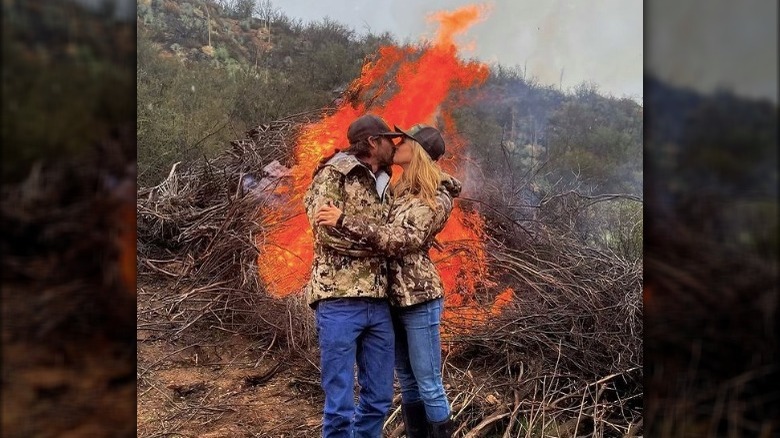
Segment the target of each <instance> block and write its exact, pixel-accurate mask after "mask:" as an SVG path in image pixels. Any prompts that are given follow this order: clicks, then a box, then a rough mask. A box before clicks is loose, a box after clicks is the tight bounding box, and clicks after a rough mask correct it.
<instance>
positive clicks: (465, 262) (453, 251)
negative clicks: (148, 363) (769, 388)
mask: <svg viewBox="0 0 780 438" xmlns="http://www.w3.org/2000/svg"><path fill="white" fill-rule="evenodd" d="M486 12H487V10H486V9H484V8H480V7H475V6H469V7H464V8H462V9H459V10H456V11H454V12H450V13H439V14H434V15H432V19H433V20H435V21H437V22H438V23H439V31H438V34H437V35H436V37H435V38H434V39H433V40H432V41H427V42H425V43H424V44H420V45H419V46H410V47H392V46H388V47H383V48H381V49H380V50H379V52H378V54H377V56H376V57H375V58H374V59H373V60H371V61H370V62H367V63H366V64H365V66H364V68H363V71H362V73H361V76H360V77H359V78H358V79H356V80H355V81H354V82H353V83H352V84H351V85H350V87H349V88H348V89H347V90H346V92H345V93H344V98H343V99H342V100H341V101H340V102H339V103H338V104H337V105H336V106H334V107H331V108H323V109H322V110H319V111H314V112H311V113H306V114H298V115H295V116H291V117H289V118H287V119H283V120H277V121H274V122H271V123H268V124H264V125H260V126H258V127H256V128H254V129H252V130H250V131H248V132H247V137H246V138H244V139H239V140H236V141H233V142H232V144H231V147H230V148H229V149H228V150H227V151H226V152H225V153H224V154H222V155H221V156H219V157H218V158H216V159H214V160H211V161H207V162H204V163H202V164H197V163H192V164H186V163H185V166H182V167H183V168H185V170H180V169H179V167H178V166H174V168H172V169H171V172H170V174H169V176H168V178H167V179H166V180H165V181H164V182H163V183H161V184H160V185H158V186H156V187H150V188H142V189H140V191H139V196H138V239H139V240H138V251H139V252H138V254H139V263H138V267H139V273H140V275H146V276H163V277H169V278H171V279H172V280H175V285H176V286H175V287H174V288H172V289H171V290H170V291H168V293H167V294H166V295H164V296H155V297H144V296H142V295H143V294H141V295H140V296H139V300H146V299H152V298H153V299H156V300H159V301H161V303H162V305H163V306H168V307H171V308H173V307H175V308H176V310H177V312H176V314H175V315H172V316H171V317H168V318H166V320H165V321H164V322H160V321H159V320H154V321H153V320H151V316H150V315H152V313H151V312H149V313H139V325H140V326H143V327H151V326H154V328H155V329H156V330H164V331H166V332H168V333H170V335H171V336H184V335H186V334H188V333H189V334H192V333H196V331H197V330H198V328H199V327H213V326H216V327H218V328H220V329H223V330H225V331H228V332H231V333H240V334H243V335H246V336H252V337H257V338H262V339H271V340H272V341H271V342H270V343H271V345H272V346H274V348H279V349H284V350H285V351H287V352H289V353H291V354H292V355H293V356H294V357H300V358H302V359H304V360H302V363H304V364H305V363H306V362H309V363H314V362H316V353H317V352H316V342H314V338H315V336H314V328H313V324H312V314H311V310H310V309H308V307H307V306H306V305H305V303H304V300H303V297H302V295H301V291H302V288H303V285H304V284H305V282H306V281H307V279H308V275H309V267H310V262H311V258H312V237H311V229H310V226H309V223H308V220H307V218H306V216H305V214H303V206H302V203H301V198H302V195H303V192H304V190H305V189H306V187H307V185H308V183H309V182H310V181H311V177H312V171H313V169H314V166H315V165H316V163H317V162H318V161H319V160H320V159H321V158H322V157H324V156H326V155H328V154H330V153H332V152H333V150H334V149H335V148H338V147H344V146H345V145H346V138H345V137H346V135H345V133H346V130H347V126H348V125H349V123H350V122H351V121H352V120H353V119H354V118H355V117H357V116H359V115H361V114H363V113H365V112H367V111H371V112H373V113H376V114H379V115H381V116H382V117H384V118H385V119H386V120H388V121H389V122H390V123H392V124H396V125H398V126H400V127H408V126H410V125H412V124H414V123H419V122H423V123H429V124H433V125H437V126H439V127H440V128H441V129H442V132H443V134H444V137H445V140H446V142H447V148H448V154H447V155H446V156H445V157H444V159H443V160H442V166H443V168H444V170H446V171H447V172H450V173H452V174H454V175H456V176H457V177H459V178H460V179H461V180H464V182H465V183H466V184H467V185H468V186H471V187H478V186H479V181H470V180H468V178H467V173H466V169H467V166H469V165H470V163H469V160H468V156H469V148H470V147H474V146H473V145H470V144H468V143H467V142H466V141H465V140H464V139H463V138H462V137H461V136H460V135H459V134H458V132H457V127H456V123H455V122H454V120H453V118H452V117H451V112H452V110H453V109H454V108H456V105H457V102H458V101H459V99H458V97H459V92H461V91H463V90H466V89H470V88H475V87H478V86H480V85H481V84H482V83H483V82H484V81H485V79H486V78H487V75H488V73H489V69H488V67H487V66H485V65H484V64H481V63H478V62H466V61H463V60H462V59H461V58H460V57H459V54H458V52H459V48H458V46H457V44H456V43H455V41H454V36H455V35H457V34H459V33H462V32H464V31H465V30H466V29H467V28H468V27H469V26H471V25H472V24H474V23H476V22H477V21H478V20H481V19H483V18H484V16H485V14H486ZM399 171H400V169H399ZM397 173H398V172H396V174H397ZM475 193H476V194H474V195H472V198H477V199H472V200H470V201H466V200H462V201H459V203H457V204H456V208H455V210H454V211H453V214H452V217H451V218H450V220H449V222H448V225H447V227H446V228H445V229H444V231H443V232H442V233H441V234H440V235H439V236H438V240H439V241H440V243H441V244H442V245H441V246H442V249H441V250H439V249H433V250H432V256H433V259H434V260H435V261H436V263H437V267H438V269H439V271H440V273H441V275H442V277H443V279H444V283H445V289H446V307H447V312H446V314H445V322H444V331H445V335H446V337H445V340H446V342H445V348H447V350H448V354H447V356H446V360H445V380H446V382H447V383H448V384H449V391H450V392H451V394H450V399H451V400H452V401H453V410H454V413H455V415H456V421H457V423H458V424H459V430H460V431H461V432H460V434H461V435H462V434H464V433H466V432H469V433H470V434H471V435H470V436H479V435H484V434H486V433H489V432H490V431H491V430H493V431H501V433H503V434H504V436H514V435H512V434H519V433H521V432H522V433H526V432H527V433H533V434H539V433H551V434H554V435H562V434H564V433H569V434H576V433H578V432H579V433H585V432H587V433H589V434H593V435H594V436H617V435H620V436H623V435H627V434H633V433H636V431H637V430H638V429H637V424H641V418H642V412H641V406H642V386H641V380H642V372H641V365H642V345H641V336H642V324H641V319H642V312H641V292H642V290H641V274H642V266H641V260H625V259H624V258H621V257H617V256H615V255H614V254H606V253H603V252H600V251H598V250H595V249H592V248H588V247H587V246H586V245H584V244H582V243H580V242H578V241H576V240H574V239H571V238H569V237H566V236H567V234H566V233H564V232H560V230H557V229H554V228H553V227H552V226H551V225H550V226H548V225H547V224H545V221H544V217H545V212H546V211H548V210H549V211H553V210H556V209H560V204H561V203H565V204H566V209H567V211H572V210H573V209H575V210H576V207H577V203H578V202H581V201H582V200H581V199H579V198H577V197H576V196H561V197H557V198H556V199H555V201H554V202H550V203H549V204H546V205H540V206H539V216H538V218H537V220H538V222H539V224H540V225H539V227H538V229H536V230H535V232H534V235H533V237H532V238H531V237H524V238H518V237H517V236H516V235H515V231H517V228H514V229H513V228H512V224H508V225H507V226H505V227H502V229H503V230H504V231H502V232H501V233H500V234H499V233H497V232H491V230H489V229H488V227H487V225H486V224H487V223H488V221H491V220H493V221H496V220H499V219H500V218H495V217H490V213H489V211H487V210H484V209H481V208H480V203H479V199H478V196H479V195H478V190H477V191H475ZM474 201H476V202H474ZM551 215H552V213H551ZM507 230H508V231H507ZM517 234H520V233H519V231H517ZM521 241H522V242H523V245H522V246H520V245H518V242H521ZM269 348H270V347H269ZM311 372H312V375H314V376H316V370H315V369H312V370H311ZM397 425H398V420H397V419H396V420H395V422H392V421H390V422H388V427H389V428H392V429H393V431H392V432H395V433H397V432H396V431H397V430H398V429H397V428H396V426H397ZM569 429H570V430H569ZM523 431H525V432H523ZM537 432H538V433H537ZM394 436H397V435H394Z"/></svg>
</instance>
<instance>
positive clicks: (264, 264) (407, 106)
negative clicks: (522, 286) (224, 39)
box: [258, 6, 512, 319]
mask: <svg viewBox="0 0 780 438" xmlns="http://www.w3.org/2000/svg"><path fill="white" fill-rule="evenodd" d="M486 11H487V9H486V8H485V7H479V6H466V7H464V8H461V9H458V10H456V11H453V12H438V13H435V14H432V16H431V17H432V19H433V20H436V21H438V22H439V23H440V28H439V32H438V35H437V37H436V38H435V40H434V43H433V44H430V45H425V46H424V47H421V48H413V47H406V48H399V47H393V46H385V47H382V48H380V50H379V52H378V56H377V58H376V59H375V60H374V61H373V62H369V63H367V64H366V65H365V66H364V67H363V70H362V72H361V75H360V77H359V78H358V79H356V80H355V81H353V83H352V84H350V87H349V94H351V95H356V96H358V97H359V100H360V102H361V103H358V104H355V105H354V106H352V105H349V104H344V105H342V106H341V107H339V108H338V109H337V110H336V112H335V113H334V114H332V115H330V116H327V117H325V118H323V119H322V120H321V121H319V122H317V123H315V124H312V125H309V126H306V127H304V129H303V130H302V132H301V134H300V135H299V138H298V140H297V145H296V149H295V158H296V163H297V164H296V165H295V166H294V167H293V169H292V177H293V183H292V184H293V190H292V195H291V197H290V204H289V205H288V206H287V210H288V212H287V213H286V214H283V213H282V212H281V209H280V210H279V211H278V212H273V211H272V212H268V213H269V214H268V215H267V216H266V217H265V222H266V224H267V225H274V226H269V227H268V228H269V229H270V231H268V234H266V235H265V236H263V237H261V238H259V239H258V247H259V248H261V253H260V255H259V256H258V267H259V271H260V276H261V278H262V279H263V281H264V282H265V284H266V285H267V288H268V290H269V292H270V293H271V294H272V295H274V296H277V297H284V296H287V295H289V294H292V293H298V292H299V291H301V290H302V288H303V286H304V285H305V283H306V282H307V280H308V277H309V269H310V266H311V261H312V251H313V242H312V232H311V227H310V225H309V224H308V219H307V217H306V215H305V213H304V211H303V205H302V203H301V200H302V197H303V193H304V192H305V190H306V188H307V187H308V185H309V183H310V182H311V179H312V174H313V172H314V170H315V168H316V166H317V163H318V162H319V160H320V159H321V158H322V157H324V156H328V155H330V154H332V153H333V152H334V150H335V149H336V148H338V147H343V146H345V145H346V144H347V139H346V132H347V127H348V126H349V124H350V123H351V122H352V121H353V120H354V119H355V118H357V117H359V116H360V115H362V114H365V113H366V112H367V111H369V110H370V112H373V113H375V114H378V115H380V116H381V117H383V118H384V119H385V120H387V121H388V122H389V123H390V124H391V125H393V124H395V125H398V126H401V127H409V126H411V125H413V124H415V123H428V124H435V120H436V119H437V118H440V119H441V120H442V121H443V125H444V126H443V128H444V129H442V132H443V134H444V136H445V139H446V141H447V152H448V154H447V155H448V156H447V157H445V159H443V160H441V161H442V167H443V168H444V170H445V171H447V172H449V173H452V174H454V175H456V176H458V174H459V172H458V166H459V164H461V163H462V162H463V161H464V157H463V144H464V142H463V141H462V140H461V139H460V137H459V136H458V135H457V132H456V130H455V123H454V121H453V120H452V118H451V116H450V115H449V114H448V113H447V112H446V110H444V109H443V108H442V107H443V104H444V103H445V101H446V100H447V99H448V97H450V96H451V95H452V94H453V93H454V92H457V91H460V90H465V89H468V88H472V87H476V86H479V85H480V84H482V83H483V82H484V81H485V80H486V79H487V77H488V74H489V71H488V68H487V66H486V65H484V64H481V63H478V62H474V61H471V62H464V61H463V60H461V59H460V58H459V57H458V53H457V52H458V50H457V49H458V48H457V46H456V45H455V43H454V42H453V37H454V36H455V35H457V34H460V33H462V32H463V31H465V30H466V29H467V28H468V27H469V26H471V25H472V24H474V23H475V22H477V21H478V20H479V19H480V18H481V17H482V16H483V15H484V14H485V13H486ZM388 78H390V79H389V80H388ZM365 102H368V103H365ZM394 172H395V173H394V174H395V175H396V176H397V174H398V173H399V172H401V170H400V169H394ZM461 179H462V178H461ZM272 223H273V224H272ZM484 225H485V224H484V220H483V219H482V217H481V216H479V214H478V213H476V212H471V213H469V212H464V211H462V210H461V209H460V208H459V207H458V206H457V205H456V208H455V209H454V210H453V212H452V216H451V218H450V220H449V221H448V223H447V226H446V227H445V228H444V230H443V231H442V232H441V233H440V234H439V236H438V240H439V242H441V243H442V244H443V245H444V247H445V251H444V253H432V254H431V255H432V258H433V260H434V261H435V262H436V266H437V268H438V269H439V272H440V274H441V276H442V281H443V282H444V286H445V295H446V297H447V298H446V300H447V305H448V308H452V309H453V310H451V311H450V312H451V313H450V315H454V313H452V312H457V311H458V310H457V309H459V308H460V309H463V308H464V307H463V306H467V307H468V308H469V309H471V310H469V312H472V313H474V314H476V313H478V311H477V310H476V309H477V307H476V302H475V301H474V299H473V298H474V293H475V291H476V290H477V289H479V288H486V287H490V286H495V285H494V284H493V283H491V282H490V281H489V280H488V278H489V276H488V272H487V256H486V252H485V235H484ZM437 257H438V259H437ZM511 293H512V292H511V289H510V290H507V291H504V292H502V294H501V295H499V298H500V297H502V296H504V297H505V296H510V297H511ZM504 304H505V303H504V301H501V300H497V301H496V302H495V303H494V305H493V307H492V309H491V310H488V312H493V311H498V310H500V308H501V307H502V306H503V305H504ZM461 311H465V310H461ZM483 313H484V312H483ZM482 318H483V319H484V317H482Z"/></svg>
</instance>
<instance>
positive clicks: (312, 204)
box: [303, 153, 390, 306]
mask: <svg viewBox="0 0 780 438" xmlns="http://www.w3.org/2000/svg"><path fill="white" fill-rule="evenodd" d="M383 176H384V178H380V179H379V184H378V183H377V178H376V177H375V176H374V174H373V172H372V171H371V169H370V168H369V167H367V166H366V165H365V164H363V163H362V162H360V161H359V160H358V159H357V158H355V157H354V156H353V155H348V154H345V153H338V154H336V155H335V156H334V157H333V158H331V159H330V160H329V161H327V162H326V163H324V164H322V165H320V167H319V168H318V169H317V170H316V171H315V174H314V179H313V180H312V183H311V185H310V186H309V188H308V190H307V191H306V194H305V195H304V198H303V203H304V207H305V208H306V215H307V216H308V218H309V224H310V225H311V227H312V230H313V231H314V259H313V261H312V267H311V277H310V279H309V283H308V284H307V285H306V288H305V294H306V300H307V303H308V304H309V305H310V306H314V304H315V303H316V302H317V301H319V300H321V299H323V298H343V297H366V298H386V296H387V288H388V273H387V259H386V257H385V256H384V255H383V254H380V253H378V252H377V251H376V250H375V249H373V248H371V247H369V246H368V245H366V244H365V243H361V242H359V241H358V239H355V238H353V237H351V236H349V235H347V234H346V233H344V232H343V230H340V229H337V228H335V227H327V226H318V225H316V224H315V222H314V214H315V213H316V211H317V209H318V208H319V207H320V206H323V205H326V204H327V203H328V202H330V201H332V202H333V205H335V206H336V207H338V208H340V209H341V210H342V211H344V212H345V213H346V214H350V215H361V216H364V217H370V218H374V219H376V220H379V221H382V222H385V221H387V217H388V213H389V209H390V207H389V203H388V202H386V199H387V197H388V196H387V194H386V193H384V192H385V190H386V191H388V192H389V190H390V189H389V185H388V184H387V183H388V182H389V170H388V172H385V173H384V175H383ZM378 186H382V187H380V188H379V189H378V188H377V187H378ZM378 190H381V192H383V195H384V196H382V197H380V195H379V194H378V193H377V191H378Z"/></svg>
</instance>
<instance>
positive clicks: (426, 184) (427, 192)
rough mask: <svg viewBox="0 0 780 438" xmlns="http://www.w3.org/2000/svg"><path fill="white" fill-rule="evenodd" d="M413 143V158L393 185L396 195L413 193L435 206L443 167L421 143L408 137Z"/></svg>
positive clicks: (408, 140)
mask: <svg viewBox="0 0 780 438" xmlns="http://www.w3.org/2000/svg"><path fill="white" fill-rule="evenodd" d="M406 141H407V142H409V143H411V145H412V160H411V162H410V163H409V166H407V168H406V170H404V173H402V174H401V177H400V178H399V179H398V182H397V183H396V184H395V186H394V187H393V191H394V192H395V195H396V196H402V195H404V194H407V193H408V194H411V195H415V196H417V197H419V198H420V199H422V200H423V202H425V203H426V204H428V205H429V206H431V207H433V206H435V204H436V203H435V199H436V190H437V189H438V188H439V183H440V181H441V177H442V174H441V169H440V168H439V165H438V164H436V162H434V161H433V160H432V159H431V157H430V155H428V153H427V152H425V149H423V148H422V146H420V144H419V143H417V142H416V141H414V140H412V139H411V138H407V139H406Z"/></svg>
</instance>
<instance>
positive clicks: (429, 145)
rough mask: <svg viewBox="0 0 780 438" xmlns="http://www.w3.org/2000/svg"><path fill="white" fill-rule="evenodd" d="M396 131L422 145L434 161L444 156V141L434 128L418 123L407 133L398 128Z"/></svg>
mask: <svg viewBox="0 0 780 438" xmlns="http://www.w3.org/2000/svg"><path fill="white" fill-rule="evenodd" d="M395 130H396V131H398V132H400V133H403V135H405V136H407V137H409V138H411V139H412V140H414V141H416V142H417V143H420V146H422V148H423V149H425V152H428V155H429V156H430V157H431V159H432V160H433V161H436V160H438V159H439V158H440V157H441V156H442V155H444V139H443V138H442V137H441V133H440V132H439V130H438V129H436V128H434V127H433V126H427V125H423V124H419V123H418V124H416V125H414V126H412V127H411V128H409V129H407V130H406V131H404V130H402V129H401V128H399V127H397V126H396V127H395Z"/></svg>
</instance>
